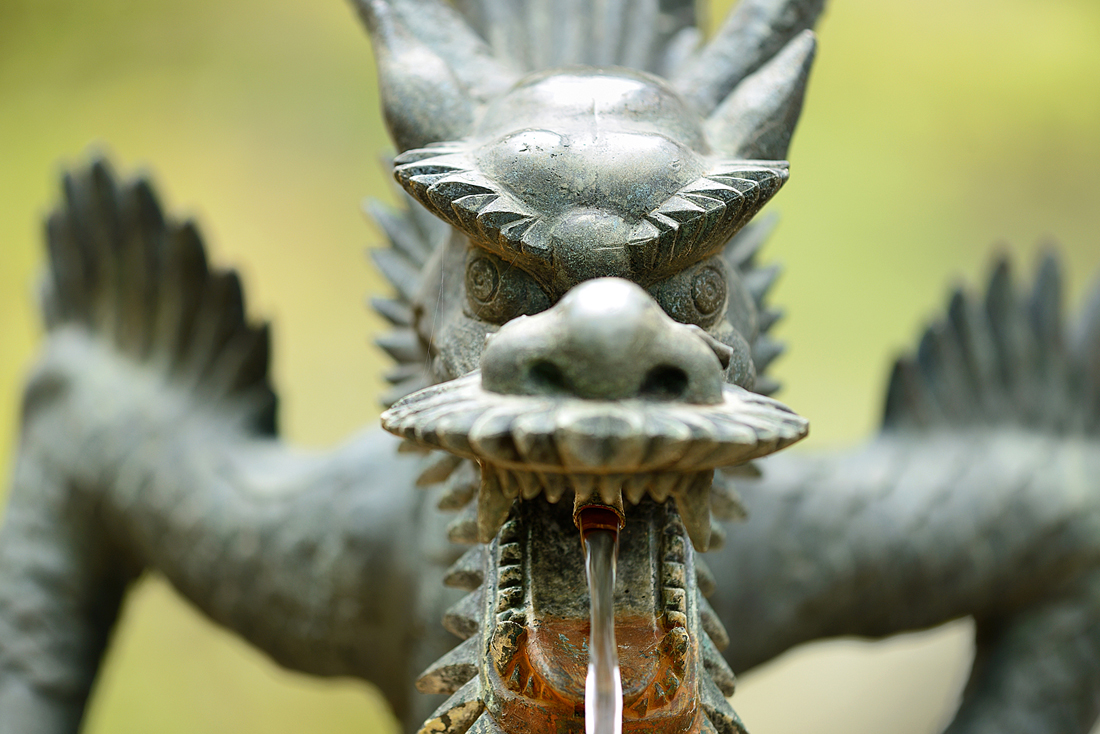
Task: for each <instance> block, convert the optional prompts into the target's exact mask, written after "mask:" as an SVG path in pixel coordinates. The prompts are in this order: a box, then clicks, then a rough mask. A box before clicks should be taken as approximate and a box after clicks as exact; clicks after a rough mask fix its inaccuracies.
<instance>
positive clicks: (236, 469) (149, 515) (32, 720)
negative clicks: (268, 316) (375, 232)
mask: <svg viewBox="0 0 1100 734" xmlns="http://www.w3.org/2000/svg"><path fill="white" fill-rule="evenodd" d="M48 244H49V262H50V269H49V275H48V278H47V282H46V284H45V289H44V310H45V315H46V322H47V327H48V330H49V334H48V339H47V341H46V344H45V346H44V348H43V350H42V353H41V356H40V359H39V361H38V363H37V365H36V366H35V368H34V371H33V373H32V376H31V378H30V381H29V383H28V386H27V389H26V393H25V396H24V402H23V414H22V435H21V440H20V445H19V455H18V459H17V462H16V470H15V474H14V478H13V485H12V489H11V494H10V500H9V506H8V509H7V511H6V515H5V520H4V526H3V530H2V532H0V731H4V732H12V733H13V734H21V733H23V732H49V733H51V734H53V733H57V734H60V733H61V732H73V731H76V729H77V727H78V725H79V721H80V718H81V715H82V712H83V709H84V706H85V703H86V700H87V697H88V694H89V691H90V690H91V687H92V685H93V682H94V680H95V675H96V671H97V669H98V666H99V661H100V658H101V657H102V654H103V651H104V648H105V646H106V645H107V641H108V638H109V635H110V631H111V627H112V625H113V623H114V621H115V617H116V615H117V613H118V609H119V605H120V603H121V601H122V598H123V596H124V594H125V591H126V588H127V587H128V585H129V584H130V583H131V582H132V581H133V580H134V579H135V578H136V577H137V576H138V575H139V574H140V573H141V572H143V571H145V570H151V571H156V572H159V573H162V574H164V575H165V576H166V577H167V578H168V579H169V581H170V582H171V583H172V584H174V585H175V586H176V588H177V589H178V590H179V591H180V592H181V593H182V594H183V595H184V596H185V597H187V598H188V599H189V600H191V601H192V602H193V603H194V604H195V605H196V606H197V607H199V608H200V609H201V610H202V611H203V612H205V613H206V614H207V615H209V616H210V617H211V618H212V619H213V620H214V621H215V622H217V623H219V624H221V625H223V626H226V627H228V628H230V629H232V630H234V631H236V632H237V633H238V634H241V635H242V636H243V637H244V638H246V639H247V640H249V641H250V642H252V643H253V644H255V645H257V646H258V647H259V648H261V649H262V650H264V651H265V652H266V653H267V654H268V655H270V656H271V657H272V658H273V659H274V660H275V661H276V662H278V663H280V664H282V665H285V666H288V667H291V668H294V669H297V670H301V671H305V672H308V673H313V674H318V675H350V676H356V677H360V678H364V679H367V680H369V681H371V682H373V683H375V684H376V685H378V686H379V687H380V688H381V689H382V691H383V693H384V694H385V695H386V697H387V698H388V699H389V701H390V702H391V704H392V705H393V706H394V708H395V710H396V711H397V713H398V715H399V716H400V715H402V714H403V713H404V712H405V711H406V710H407V707H408V705H409V701H408V700H407V695H408V692H409V688H410V681H411V679H412V677H413V676H414V675H415V674H416V673H418V672H419V668H418V667H417V665H418V663H419V661H420V660H421V659H423V657H428V656H430V655H432V654H434V653H433V652H432V651H428V652H425V653H424V654H423V656H420V655H418V654H417V651H416V649H415V648H414V647H413V640H414V638H415V636H416V634H417V632H418V627H419V626H420V625H421V620H418V619H417V618H416V614H415V612H414V606H415V604H414V601H415V599H416V598H417V595H418V593H419V592H418V572H419V566H420V558H419V555H418V554H419V553H420V551H418V550H417V548H416V547H415V546H414V545H413V543H414V542H415V539H416V534H415V533H414V532H413V531H414V529H415V527H416V523H417V522H418V518H419V514H420V510H421V504H422V502H423V499H422V497H421V496H420V494H422V493H415V492H412V491H409V490H408V488H410V487H412V486H413V484H414V481H415V477H416V475H417V473H418V472H419V471H420V469H421V467H420V461H419V460H418V459H416V458H410V457H408V456H400V457H399V456H398V455H397V454H396V452H395V447H396V441H395V440H394V439H392V438H390V437H387V436H385V435H384V434H382V433H381V432H380V431H375V432H371V433H368V434H364V435H362V436H359V437H357V438H355V439H353V440H352V441H351V442H349V443H348V444H347V445H346V446H344V447H343V448H341V449H339V450H336V451H333V452H331V453H327V454H318V455H311V454H306V453H302V452H296V451H294V450H292V449H291V448H289V447H287V446H286V445H284V444H283V443H282V442H281V441H280V440H279V438H278V436H277V433H276V427H275V407H276V402H275V395H274V393H273V391H272V390H271V387H270V384H269V380H268V332H267V328H266V326H265V327H254V326H252V325H250V324H248V323H247V321H246V319H245V315H244V304H243V299H242V295H241V290H240V285H239V283H238V280H237V277H236V275H235V274H234V273H232V272H218V271H214V270H211V269H210V268H208V267H207V264H206V258H205V254H204V250H203V247H202V243H201V241H200V239H199V236H198V233H197V231H196V229H195V227H194V226H193V225H192V224H190V223H183V224H179V223H176V222H174V221H172V220H171V219H168V218H166V217H165V216H164V215H163V214H162V213H161V210H160V208H159V205H158V203H157V201H156V199H155V196H154V194H153V192H152V190H151V188H150V186H149V184H148V183H147V182H146V181H143V180H138V181H134V182H128V183H125V184H119V183H118V182H116V180H115V178H114V176H113V175H112V174H111V172H110V170H109V169H108V167H107V166H106V165H105V164H104V163H102V162H99V163H96V164H94V165H93V166H91V167H90V169H88V170H85V171H80V172H77V173H75V174H72V175H70V176H67V177H66V179H65V200H64V203H63V205H62V206H61V207H59V208H58V210H57V211H55V212H54V213H53V214H52V215H51V216H50V218H49V223H48ZM434 621H435V620H432V622H434ZM433 626H437V625H433ZM429 659H434V658H429Z"/></svg>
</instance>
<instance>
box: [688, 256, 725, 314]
mask: <svg viewBox="0 0 1100 734" xmlns="http://www.w3.org/2000/svg"><path fill="white" fill-rule="evenodd" d="M691 297H692V299H693V300H694V301H695V308H696V309H698V311H699V315H701V316H711V315H713V314H714V313H715V312H716V311H717V310H718V309H720V308H721V307H722V306H723V305H725V303H726V279H725V278H724V277H722V274H721V273H719V272H718V271H717V270H716V269H715V268H703V269H702V270H700V271H698V272H697V273H696V274H695V279H694V280H693V281H692V283H691Z"/></svg>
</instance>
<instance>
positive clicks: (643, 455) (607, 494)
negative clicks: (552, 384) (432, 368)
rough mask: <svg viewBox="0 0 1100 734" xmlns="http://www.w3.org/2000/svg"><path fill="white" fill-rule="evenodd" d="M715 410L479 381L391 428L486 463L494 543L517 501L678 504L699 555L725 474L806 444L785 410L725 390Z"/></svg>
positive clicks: (402, 409)
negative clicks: (506, 391) (535, 391)
mask: <svg viewBox="0 0 1100 734" xmlns="http://www.w3.org/2000/svg"><path fill="white" fill-rule="evenodd" d="M722 398H723V399H722V402H720V403H718V404H715V405H696V404H687V403H674V402H662V401H651V400H642V399H637V400H620V401H598V400H585V399H580V398H571V397H566V396H537V395H536V396H532V395H502V394H499V393H495V392H490V391H488V390H485V389H484V387H483V386H482V384H481V375H480V373H479V372H472V373H470V374H468V375H466V376H464V377H461V378H459V379H457V380H452V381H450V382H446V383H442V384H439V385H435V386H433V387H429V388H426V389H424V390H421V391H419V392H417V393H414V394H412V395H410V396H408V397H407V398H404V399H403V400H401V401H400V402H398V403H396V404H395V405H394V406H393V407H392V408H390V409H389V410H388V411H386V413H384V414H383V416H382V425H383V427H385V428H386V429H387V430H389V431H391V432H393V433H395V434H397V435H399V436H403V437H405V438H406V439H409V440H411V441H413V442H415V443H417V444H420V445H422V446H426V447H429V448H436V449H443V450H445V451H448V452H450V453H451V454H454V455H457V456H460V457H463V458H468V459H473V460H475V461H477V462H478V463H479V464H480V465H481V487H480V491H479V493H478V528H479V539H480V540H481V541H482V542H488V541H489V540H491V539H492V538H493V537H494V536H495V535H496V533H497V531H498V530H499V528H500V526H501V525H502V524H503V523H504V521H505V519H506V518H507V517H508V512H509V509H510V507H511V505H512V502H513V501H514V500H516V499H517V498H522V499H524V500H531V499H534V498H536V497H538V496H540V495H541V496H544V497H545V498H546V499H547V500H548V501H549V502H550V503H557V502H558V501H559V500H560V499H561V498H562V497H563V496H564V495H565V494H566V492H567V491H568V492H571V493H572V495H573V497H574V500H575V501H576V502H578V503H583V502H587V501H590V500H592V501H602V502H603V503H605V504H608V505H611V506H617V507H620V508H621V507H623V500H624V498H625V499H626V500H627V501H628V502H629V503H630V504H632V505H637V504H638V503H639V502H641V501H642V499H643V498H645V497H647V496H648V497H651V498H652V499H654V500H656V501H658V502H664V501H665V500H667V499H669V498H670V497H671V498H672V499H673V500H674V501H675V502H676V505H677V509H678V510H679V512H680V515H681V516H682V517H683V520H684V523H685V525H686V526H687V529H688V533H689V535H690V536H691V540H692V543H693V544H694V545H695V547H696V548H697V549H699V550H705V549H706V548H707V546H708V544H709V538H710V499H709V495H710V488H711V480H712V477H713V474H714V469H715V468H717V467H725V466H731V465H736V464H742V463H744V462H747V461H750V460H752V459H755V458H758V457H761V456H765V455H767V454H770V453H773V452H774V451H777V450H779V449H781V448H783V447H785V446H788V445H790V444H792V443H794V442H795V441H797V440H799V439H800V438H802V437H803V436H805V435H806V432H807V426H808V424H807V422H806V420H805V419H804V418H802V417H800V416H798V415H797V414H795V413H794V412H792V411H791V410H790V409H789V408H787V407H786V406H784V405H783V404H782V403H780V402H778V401H776V400H773V399H771V398H767V397H764V396H762V395H757V394H756V393H753V392H750V391H748V390H745V389H743V388H740V387H738V386H736V385H729V384H727V385H724V386H723V392H722Z"/></svg>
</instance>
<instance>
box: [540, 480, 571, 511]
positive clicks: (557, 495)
mask: <svg viewBox="0 0 1100 734" xmlns="http://www.w3.org/2000/svg"><path fill="white" fill-rule="evenodd" d="M539 481H540V482H541V483H542V488H543V492H544V493H545V494H546V501H547V502H549V503H550V504H557V503H558V500H560V499H561V497H562V495H563V494H565V490H566V489H568V488H569V486H568V483H567V482H566V481H565V477H564V476H563V475H561V474H554V473H551V472H546V473H544V474H539Z"/></svg>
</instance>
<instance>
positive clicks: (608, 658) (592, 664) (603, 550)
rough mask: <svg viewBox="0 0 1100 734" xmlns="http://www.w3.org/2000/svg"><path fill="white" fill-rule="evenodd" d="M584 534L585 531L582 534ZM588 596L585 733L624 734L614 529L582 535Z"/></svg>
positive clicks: (615, 534)
mask: <svg viewBox="0 0 1100 734" xmlns="http://www.w3.org/2000/svg"><path fill="white" fill-rule="evenodd" d="M582 532H583V531H582ZM583 540H584V561H585V570H586V571H587V573H588V594H589V598H590V599H591V600H592V610H591V633H590V637H589V639H588V675H587V677H586V678H585V683H584V711H585V715H584V731H585V734H622V730H623V682H622V677H621V676H620V673H619V653H618V650H617V649H616V647H615V598H614V597H615V556H616V554H617V553H618V544H619V535H618V533H617V532H615V531H613V530H603V529H601V530H589V531H588V532H584V533H583Z"/></svg>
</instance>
